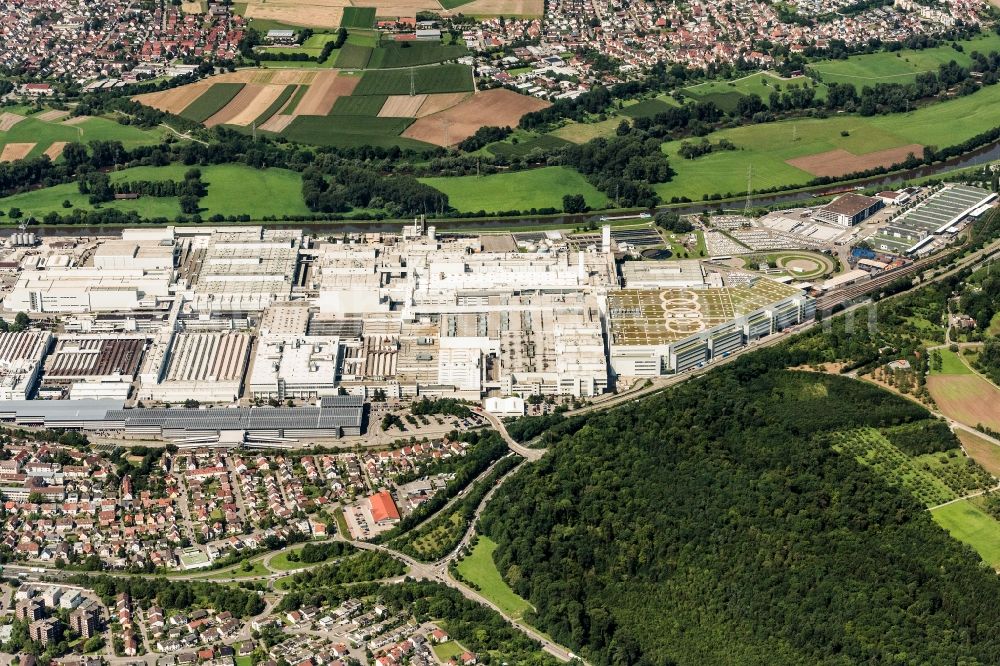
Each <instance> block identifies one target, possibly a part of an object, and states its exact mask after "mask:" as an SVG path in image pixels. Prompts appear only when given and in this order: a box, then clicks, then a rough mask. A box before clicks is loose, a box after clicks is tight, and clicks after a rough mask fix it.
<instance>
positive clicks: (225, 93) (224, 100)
mask: <svg viewBox="0 0 1000 666" xmlns="http://www.w3.org/2000/svg"><path fill="white" fill-rule="evenodd" d="M243 85H244V84H242V83H213V84H212V86H211V87H210V88H209V89H208V90H206V91H205V92H204V94H202V96H201V97H199V98H198V99H196V100H195V101H193V102H191V103H190V104H188V105H187V107H185V109H184V110H183V111H181V112H180V114H178V115H180V116H181V117H182V118H187V119H188V120H193V121H195V122H196V123H203V122H205V121H206V120H208V119H209V118H211V117H212V116H214V115H215V114H216V113H218V112H219V111H220V110H222V108H223V107H225V106H226V104H229V103H230V102H231V101H233V98H234V97H236V95H238V94H239V92H240V91H241V90H243Z"/></svg>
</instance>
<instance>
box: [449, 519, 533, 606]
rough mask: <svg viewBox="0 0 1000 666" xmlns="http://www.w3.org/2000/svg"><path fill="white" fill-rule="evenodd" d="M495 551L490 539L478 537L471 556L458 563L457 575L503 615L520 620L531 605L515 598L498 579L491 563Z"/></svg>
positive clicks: (507, 586) (494, 545)
mask: <svg viewBox="0 0 1000 666" xmlns="http://www.w3.org/2000/svg"><path fill="white" fill-rule="evenodd" d="M496 549H497V544H496V543H495V542H494V541H493V540H492V539H490V538H489V537H485V536H480V537H479V542H478V543H477V544H476V547H475V548H473V549H472V554H470V555H469V556H468V557H466V558H465V559H464V560H462V561H461V562H459V563H458V573H460V574H461V575H462V578H464V579H465V580H467V581H470V582H472V583H475V584H476V585H477V586H478V587H479V591H480V592H481V593H482V595H483V596H484V597H486V598H487V599H489V600H490V601H492V602H493V603H495V604H496V605H497V606H498V607H499V608H500V610H502V611H503V612H504V613H506V614H507V615H510V616H511V617H514V618H520V617H521V616H523V615H524V613H525V612H526V611H528V610H529V609H530V608H531V604H529V603H528V602H527V601H525V600H524V599H522V598H521V597H519V596H517V594H515V593H514V590H512V589H510V586H509V585H507V583H506V582H504V580H503V578H501V577H500V572H499V571H497V566H496V564H494V563H493V551H495V550H496Z"/></svg>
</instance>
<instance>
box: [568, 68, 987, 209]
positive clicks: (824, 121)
mask: <svg viewBox="0 0 1000 666" xmlns="http://www.w3.org/2000/svg"><path fill="white" fill-rule="evenodd" d="M997 105H1000V86H989V87H986V88H983V89H982V90H980V91H979V92H977V93H975V94H973V95H969V96H966V97H960V98H958V99H953V100H948V101H945V102H940V103H937V104H931V105H929V106H925V107H921V108H919V109H917V110H915V111H911V112H909V113H896V114H891V115H887V116H872V117H862V116H855V115H846V114H844V115H836V116H832V117H829V118H806V119H800V120H786V121H782V122H776V123H767V124H761V125H748V126H744V127H737V128H732V129H726V130H721V131H718V132H713V133H712V134H709V135H708V136H707V137H706V138H707V139H708V140H709V141H710V142H712V143H716V142H718V141H719V140H720V139H723V138H725V139H728V140H729V141H731V142H733V144H735V145H736V147H737V150H735V151H721V152H713V153H711V154H709V155H704V156H702V157H699V158H697V159H694V160H687V159H684V158H682V157H680V155H679V154H678V150H679V149H680V146H681V141H671V142H668V143H665V144H664V146H663V150H664V152H666V153H667V155H669V156H670V157H671V158H672V160H671V162H672V164H673V167H674V169H676V171H677V175H676V176H675V177H674V179H673V180H672V181H671V182H669V183H662V184H659V185H656V186H654V187H655V189H656V191H657V192H658V193H659V195H660V196H661V197H663V198H664V199H665V200H666V201H669V200H670V198H671V197H688V198H690V199H695V200H697V199H702V198H703V197H704V196H706V195H711V194H716V193H718V194H722V195H726V194H727V193H735V192H742V191H744V190H746V185H747V169H748V168H749V167H751V166H752V167H753V189H764V188H768V187H793V186H797V185H804V184H805V183H807V182H808V181H810V180H811V179H812V178H813V175H812V174H810V173H808V172H806V171H804V170H802V169H798V168H796V167H794V166H791V165H790V164H787V163H786V162H785V160H789V159H793V158H797V157H804V156H808V155H815V154H817V153H823V152H826V151H831V150H837V149H842V150H845V151H847V152H849V153H852V154H855V155H859V154H865V153H869V152H874V151H879V150H885V149H890V148H897V147H900V146H906V145H910V144H921V145H933V146H937V147H939V148H940V147H945V146H951V145H955V144H958V143H961V142H962V141H965V140H966V139H969V138H971V137H973V136H975V135H977V134H980V133H982V132H985V131H987V130H989V129H991V128H992V127H994V126H995V125H997V124H1000V120H998V118H997V115H996V111H995V109H996V108H997ZM563 129H565V128H563ZM844 133H846V134H847V135H846V136H844ZM553 134H555V135H556V136H562V138H569V137H567V136H565V135H564V134H560V133H559V131H558V130H557V131H556V132H553Z"/></svg>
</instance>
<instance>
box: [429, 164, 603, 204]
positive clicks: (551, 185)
mask: <svg viewBox="0 0 1000 666" xmlns="http://www.w3.org/2000/svg"><path fill="white" fill-rule="evenodd" d="M420 182H422V183H426V184H428V185H430V186H431V187H435V188H437V189H438V190H440V191H442V192H444V193H445V194H447V195H448V201H449V203H450V204H451V206H452V207H453V208H455V209H457V210H459V211H461V212H464V213H476V212H479V211H485V212H487V213H497V212H502V211H510V210H521V211H527V210H531V209H532V208H535V209H539V208H555V209H556V210H562V198H563V195H564V194H582V195H583V197H584V199H586V201H587V205H588V206H590V207H591V208H603V207H605V206H607V205H608V198H607V196H606V195H605V194H604V193H603V192H601V191H600V190H598V189H597V188H595V187H594V186H593V185H591V184H590V183H588V182H587V180H586V179H585V178H584V177H583V176H581V175H580V174H579V173H578V172H577V171H574V170H573V169H570V168H567V167H544V168H542V169H531V170H530V171H513V172H510V173H500V174H494V175H491V176H482V177H478V178H477V177H476V176H459V177H456V178H421V179H420Z"/></svg>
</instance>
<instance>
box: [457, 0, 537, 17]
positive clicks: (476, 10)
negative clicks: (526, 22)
mask: <svg viewBox="0 0 1000 666" xmlns="http://www.w3.org/2000/svg"><path fill="white" fill-rule="evenodd" d="M543 9H544V2H543V0H473V1H472V2H468V3H466V4H464V5H459V6H458V7H456V8H455V9H454V10H453V11H454V13H459V12H460V13H462V14H465V15H466V16H541V15H542V11H543Z"/></svg>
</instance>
